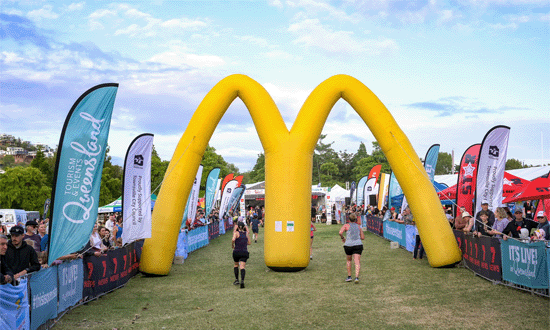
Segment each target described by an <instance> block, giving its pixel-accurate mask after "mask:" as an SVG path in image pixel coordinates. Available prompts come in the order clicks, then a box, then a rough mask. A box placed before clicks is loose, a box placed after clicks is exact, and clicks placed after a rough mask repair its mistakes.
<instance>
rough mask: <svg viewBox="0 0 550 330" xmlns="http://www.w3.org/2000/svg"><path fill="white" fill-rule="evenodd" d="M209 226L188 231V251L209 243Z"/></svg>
mask: <svg viewBox="0 0 550 330" xmlns="http://www.w3.org/2000/svg"><path fill="white" fill-rule="evenodd" d="M208 242H209V241H208V226H202V227H199V228H195V229H193V230H190V231H188V232H187V253H190V252H191V251H195V250H198V249H200V248H201V247H203V246H206V245H208Z"/></svg>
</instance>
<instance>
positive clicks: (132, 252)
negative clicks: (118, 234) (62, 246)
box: [82, 240, 143, 298]
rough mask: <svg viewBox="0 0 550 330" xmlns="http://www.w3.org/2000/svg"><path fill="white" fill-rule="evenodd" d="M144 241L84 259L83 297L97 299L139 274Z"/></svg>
mask: <svg viewBox="0 0 550 330" xmlns="http://www.w3.org/2000/svg"><path fill="white" fill-rule="evenodd" d="M142 247H143V241H142V240H140V241H136V242H133V243H132V244H129V245H127V246H124V247H122V248H120V249H116V250H110V251H108V252H107V254H102V255H101V256H100V257H96V256H90V257H86V258H84V290H83V294H82V295H83V296H84V297H85V298H86V297H95V296H98V295H100V294H103V293H106V292H109V291H111V290H113V289H116V288H117V287H119V286H121V285H123V284H124V283H126V282H128V280H129V279H130V278H131V277H132V276H134V275H135V274H137V272H138V268H139V260H140V257H141V248H142Z"/></svg>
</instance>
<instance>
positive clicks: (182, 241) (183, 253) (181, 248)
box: [176, 231, 187, 259]
mask: <svg viewBox="0 0 550 330" xmlns="http://www.w3.org/2000/svg"><path fill="white" fill-rule="evenodd" d="M176 257H183V259H187V232H186V231H183V232H180V233H179V235H178V244H177V245H176Z"/></svg>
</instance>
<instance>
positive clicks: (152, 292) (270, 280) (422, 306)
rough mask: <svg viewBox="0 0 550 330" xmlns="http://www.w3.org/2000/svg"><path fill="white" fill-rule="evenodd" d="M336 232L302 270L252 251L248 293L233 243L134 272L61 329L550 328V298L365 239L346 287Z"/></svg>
mask: <svg viewBox="0 0 550 330" xmlns="http://www.w3.org/2000/svg"><path fill="white" fill-rule="evenodd" d="M339 228H340V226H339V225H338V226H337V225H331V226H326V225H321V224H319V225H317V232H316V235H315V240H314V242H313V248H314V258H313V260H312V261H311V263H310V265H309V267H308V268H307V269H305V270H303V271H301V272H297V273H277V272H273V271H271V270H269V269H268V268H267V267H266V266H265V264H264V261H263V231H262V229H260V240H259V241H258V243H257V244H255V243H254V242H253V243H252V245H251V246H250V247H249V251H250V259H249V262H248V263H247V266H246V269H247V274H246V281H245V282H246V288H245V289H240V288H238V287H236V286H233V284H232V282H233V281H234V276H233V260H232V258H231V252H232V251H231V236H230V235H229V234H226V235H223V236H221V237H219V238H218V239H216V240H214V241H212V242H210V245H208V246H207V247H204V248H202V249H200V250H198V251H194V252H193V253H191V254H190V255H189V257H188V258H187V259H186V260H185V263H184V264H183V265H173V267H172V271H171V273H170V275H169V276H164V277H144V276H141V275H138V276H136V277H134V278H133V279H132V280H130V282H129V283H128V284H127V285H126V287H124V288H121V289H119V290H117V291H115V292H113V293H110V294H108V295H105V296H103V297H102V298H100V299H98V300H96V301H93V302H90V303H88V304H87V305H83V306H80V307H78V308H76V309H74V310H72V311H70V312H69V313H68V314H66V315H65V316H63V318H62V319H61V320H60V321H59V323H58V324H57V325H56V326H55V328H56V329H114V328H116V329H306V328H309V329H427V328H429V329H480V328H483V329H549V328H550V320H549V318H550V304H549V300H548V299H546V298H542V297H539V296H536V295H532V294H530V293H526V292H522V291H519V290H515V289H512V288H508V287H505V286H502V285H494V284H492V283H491V282H489V281H486V280H484V279H482V278H480V277H477V276H475V275H473V273H472V272H471V271H469V270H467V269H464V268H453V269H434V268H431V267H430V266H429V265H428V262H427V261H426V260H425V259H424V260H413V259H412V255H411V253H409V252H407V251H405V250H403V249H390V243H389V242H388V241H386V240H384V239H382V238H380V237H378V236H376V235H373V234H370V233H366V234H365V242H364V244H365V250H364V251H363V256H362V259H361V265H362V271H361V281H360V283H359V284H354V283H346V282H344V279H345V277H346V276H347V274H346V268H345V267H346V266H345V255H344V251H343V249H342V243H341V241H340V239H339V237H338V234H337V233H338V230H339Z"/></svg>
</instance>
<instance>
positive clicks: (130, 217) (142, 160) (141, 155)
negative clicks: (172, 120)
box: [122, 133, 153, 244]
mask: <svg viewBox="0 0 550 330" xmlns="http://www.w3.org/2000/svg"><path fill="white" fill-rule="evenodd" d="M152 152H153V134H150V133H145V134H141V135H139V136H137V137H136V138H135V139H134V140H133V141H132V143H130V146H129V147H128V151H127V152H126V159H125V160H124V177H123V180H122V182H123V186H122V187H123V189H122V192H123V193H122V214H123V215H124V223H123V225H124V230H123V231H122V243H123V244H126V243H131V242H133V241H135V240H138V239H141V238H150V237H151V225H152V224H151V154H152Z"/></svg>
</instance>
